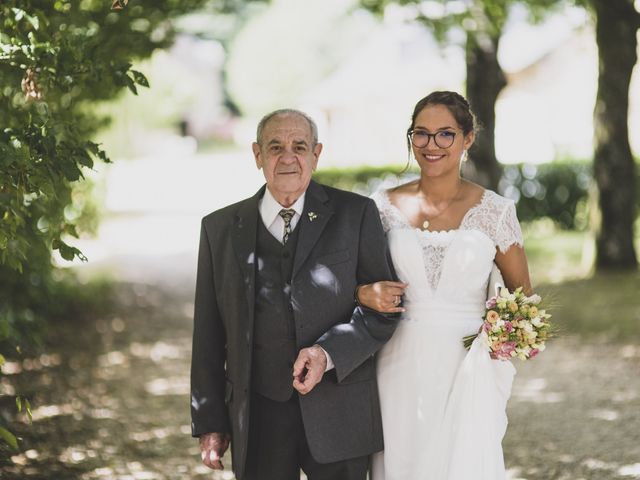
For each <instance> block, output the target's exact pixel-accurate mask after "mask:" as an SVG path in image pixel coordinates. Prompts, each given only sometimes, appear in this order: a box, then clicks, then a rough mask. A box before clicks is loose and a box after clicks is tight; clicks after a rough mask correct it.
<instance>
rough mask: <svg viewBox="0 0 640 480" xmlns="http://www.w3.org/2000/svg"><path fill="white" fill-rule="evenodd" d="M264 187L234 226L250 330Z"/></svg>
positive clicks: (239, 213) (240, 209)
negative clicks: (257, 238) (257, 240)
mask: <svg viewBox="0 0 640 480" xmlns="http://www.w3.org/2000/svg"><path fill="white" fill-rule="evenodd" d="M264 188H265V187H262V188H261V189H260V190H259V191H258V193H256V194H255V195H254V196H253V197H251V198H249V199H247V201H246V202H243V204H242V206H241V207H240V208H239V209H238V212H237V214H236V218H235V223H234V225H233V248H234V250H235V253H236V259H237V260H238V263H239V265H240V270H241V272H242V279H243V281H244V285H245V291H244V293H245V295H246V299H247V308H248V312H249V322H250V329H251V328H253V315H254V306H255V292H254V289H255V283H256V269H255V262H256V233H257V228H258V217H259V216H260V214H259V212H258V201H259V200H260V197H261V196H262V194H263V193H264Z"/></svg>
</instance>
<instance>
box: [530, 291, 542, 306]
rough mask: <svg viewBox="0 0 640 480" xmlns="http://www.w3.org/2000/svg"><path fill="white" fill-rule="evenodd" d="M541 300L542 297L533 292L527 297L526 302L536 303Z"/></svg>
mask: <svg viewBox="0 0 640 480" xmlns="http://www.w3.org/2000/svg"><path fill="white" fill-rule="evenodd" d="M541 301H542V298H541V297H540V295H538V294H535V293H534V294H533V295H531V296H530V297H527V303H532V304H533V305H537V304H539V303H540V302H541Z"/></svg>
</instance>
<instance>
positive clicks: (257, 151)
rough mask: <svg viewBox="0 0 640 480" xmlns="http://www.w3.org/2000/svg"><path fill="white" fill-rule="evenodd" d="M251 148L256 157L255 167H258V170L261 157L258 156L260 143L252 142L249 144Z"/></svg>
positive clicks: (260, 164) (260, 166)
mask: <svg viewBox="0 0 640 480" xmlns="http://www.w3.org/2000/svg"><path fill="white" fill-rule="evenodd" d="M251 150H253V156H254V158H255V159H256V167H258V170H260V169H261V168H262V159H261V158H260V156H261V155H260V153H261V152H260V145H258V144H257V143H256V142H253V143H252V144H251Z"/></svg>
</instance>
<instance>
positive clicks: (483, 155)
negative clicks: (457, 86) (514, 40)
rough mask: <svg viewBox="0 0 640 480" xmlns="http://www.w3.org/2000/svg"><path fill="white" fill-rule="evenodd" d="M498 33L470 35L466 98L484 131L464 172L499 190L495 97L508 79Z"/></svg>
mask: <svg viewBox="0 0 640 480" xmlns="http://www.w3.org/2000/svg"><path fill="white" fill-rule="evenodd" d="M498 42H499V36H496V37H495V38H491V37H489V36H488V35H483V36H482V37H477V36H474V35H472V34H471V33H468V34H467V46H466V57H467V99H468V100H469V103H470V104H471V108H472V110H473V111H474V113H475V114H476V117H477V119H478V122H479V123H480V128H481V131H480V133H479V135H477V136H476V141H475V143H474V145H473V147H471V152H470V156H469V158H470V162H467V165H464V168H463V175H464V176H465V177H466V178H470V179H472V180H474V181H476V182H478V183H479V184H481V185H483V186H484V187H487V188H490V189H492V190H497V188H498V182H499V181H500V176H501V174H502V168H501V166H500V164H499V163H498V160H497V159H496V148H495V127H496V111H495V106H496V100H497V99H498V95H499V94H500V92H501V91H502V89H503V88H504V87H505V86H506V85H507V80H506V77H505V75H504V72H503V71H502V68H501V67H500V64H499V63H498Z"/></svg>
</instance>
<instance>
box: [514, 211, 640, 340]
mask: <svg viewBox="0 0 640 480" xmlns="http://www.w3.org/2000/svg"><path fill="white" fill-rule="evenodd" d="M524 234H525V249H526V252H527V258H528V260H529V268H530V271H531V278H532V280H533V284H534V285H535V286H536V290H537V291H538V292H539V293H540V294H541V295H542V296H543V298H546V299H549V300H548V301H549V306H550V307H551V308H550V310H551V311H552V313H553V315H554V318H553V319H554V321H555V322H556V325H557V326H558V328H559V330H560V332H559V333H560V334H561V335H563V336H564V335H570V334H579V335H583V336H587V337H597V336H601V337H604V338H603V339H607V340H612V341H622V340H627V341H628V340H629V339H636V340H637V339H640V295H639V294H640V271H638V270H636V271H631V272H627V273H606V274H605V273H598V274H596V273H594V272H593V270H592V264H593V255H594V250H593V239H592V238H591V236H590V235H589V234H588V233H586V232H569V231H560V230H555V229H554V228H553V226H552V225H550V224H549V223H548V222H536V223H534V224H531V225H527V226H526V227H525V229H524ZM636 243H637V245H638V247H639V248H637V249H636V251H640V237H639V238H638V239H637V242H636Z"/></svg>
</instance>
